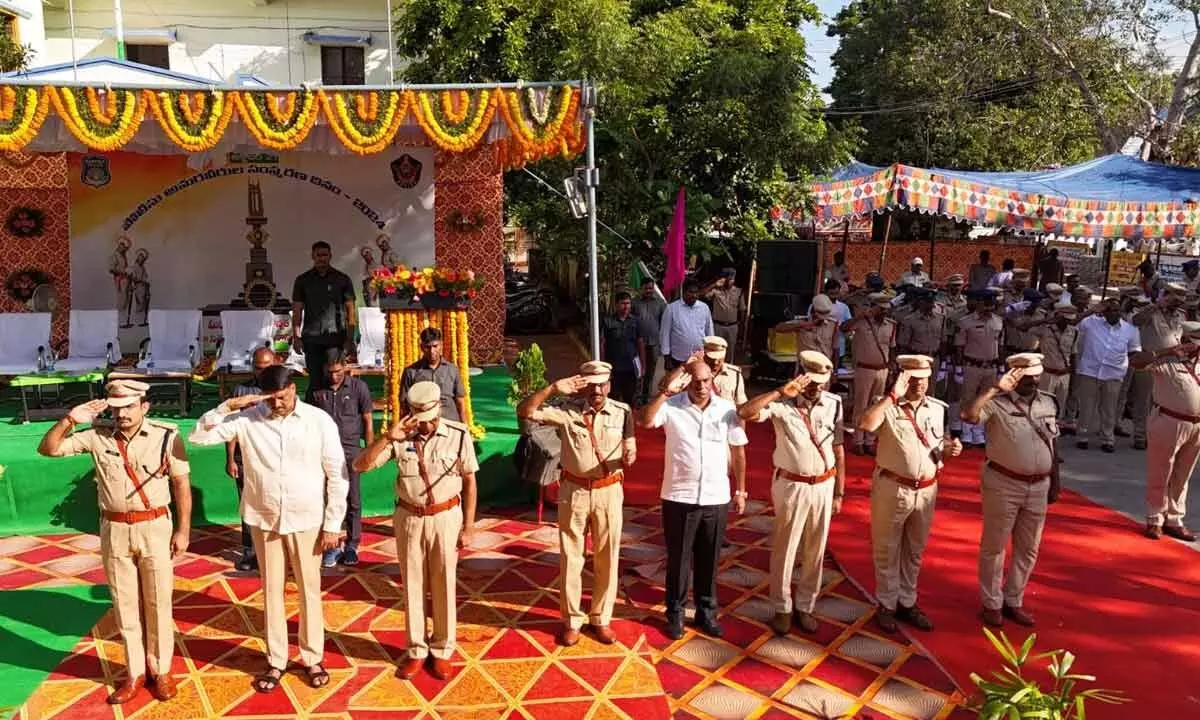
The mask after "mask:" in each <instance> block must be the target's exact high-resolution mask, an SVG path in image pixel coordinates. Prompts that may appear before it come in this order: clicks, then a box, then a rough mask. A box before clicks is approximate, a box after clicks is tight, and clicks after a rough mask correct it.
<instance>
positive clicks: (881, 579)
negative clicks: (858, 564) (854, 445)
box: [871, 468, 937, 610]
mask: <svg viewBox="0 0 1200 720" xmlns="http://www.w3.org/2000/svg"><path fill="white" fill-rule="evenodd" d="M936 502H937V484H936V483H935V484H933V485H930V486H929V487H927V488H922V489H920V490H914V489H912V488H910V487H905V486H904V485H901V484H900V483H898V482H896V481H894V480H890V479H888V478H886V477H880V470H879V468H876V469H875V475H874V477H873V478H872V480H871V549H872V554H873V556H874V559H875V597H876V598H877V599H878V600H879V604H880V605H881V606H882V607H885V608H887V609H888V610H895V609H896V603H897V602H899V603H900V604H901V605H903V606H904V607H912V606H913V605H916V603H917V575H918V574H919V573H920V572H921V556H922V555H923V554H924V553H925V543H926V542H927V541H928V540H929V529H930V528H931V527H933V508H934V505H935V504H936Z"/></svg>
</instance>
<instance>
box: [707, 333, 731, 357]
mask: <svg viewBox="0 0 1200 720" xmlns="http://www.w3.org/2000/svg"><path fill="white" fill-rule="evenodd" d="M728 349H729V343H728V342H726V340H725V338H723V337H720V336H719V335H708V336H706V337H705V338H704V356H705V357H707V358H710V359H712V360H724V359H725V352H726V351H727V350H728Z"/></svg>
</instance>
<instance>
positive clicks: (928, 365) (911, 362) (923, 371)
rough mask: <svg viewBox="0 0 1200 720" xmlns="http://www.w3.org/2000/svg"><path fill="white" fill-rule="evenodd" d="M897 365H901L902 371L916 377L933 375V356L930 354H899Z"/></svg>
mask: <svg viewBox="0 0 1200 720" xmlns="http://www.w3.org/2000/svg"><path fill="white" fill-rule="evenodd" d="M896 365H898V366H899V367H900V372H906V373H908V374H909V375H911V376H912V377H915V378H927V377H930V376H932V375H933V358H931V357H929V356H928V355H898V356H896Z"/></svg>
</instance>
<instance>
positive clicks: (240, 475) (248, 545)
mask: <svg viewBox="0 0 1200 720" xmlns="http://www.w3.org/2000/svg"><path fill="white" fill-rule="evenodd" d="M245 484H246V471H245V470H243V469H242V464H241V463H240V462H239V463H238V464H237V490H238V505H239V508H238V515H239V516H240V515H241V508H240V505H241V502H242V488H243V487H244V486H245ZM242 549H243V550H245V551H246V552H247V553H248V554H250V555H253V554H254V536H252V535H251V534H250V526H249V525H247V524H246V521H245V520H243V521H242Z"/></svg>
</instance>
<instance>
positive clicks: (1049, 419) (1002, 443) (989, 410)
mask: <svg viewBox="0 0 1200 720" xmlns="http://www.w3.org/2000/svg"><path fill="white" fill-rule="evenodd" d="M1031 418H1032V421H1031ZM979 422H980V423H981V424H983V425H984V426H985V428H986V430H987V440H988V441H987V451H986V452H987V458H988V460H994V461H995V462H997V463H999V464H1001V465H1003V466H1004V467H1006V468H1008V469H1009V470H1012V471H1013V472H1017V473H1021V474H1022V475H1037V474H1040V473H1046V474H1047V475H1048V474H1050V471H1051V470H1052V469H1053V468H1054V454H1053V453H1052V452H1051V450H1050V447H1049V445H1048V444H1047V440H1048V441H1050V442H1053V441H1054V438H1056V437H1058V403H1057V402H1056V401H1055V399H1054V396H1053V395H1051V394H1050V393H1047V392H1042V391H1040V390H1039V391H1038V392H1037V394H1035V395H1034V396H1033V401H1032V407H1031V406H1030V402H1029V401H1028V400H1024V399H1022V398H1021V397H1020V396H1019V395H1017V394H1016V393H1015V392H1012V393H1004V394H1002V395H997V396H996V397H994V398H992V399H991V401H990V402H988V404H987V405H984V406H983V410H982V411H981V412H980V413H979Z"/></svg>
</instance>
